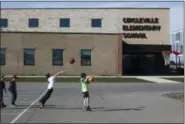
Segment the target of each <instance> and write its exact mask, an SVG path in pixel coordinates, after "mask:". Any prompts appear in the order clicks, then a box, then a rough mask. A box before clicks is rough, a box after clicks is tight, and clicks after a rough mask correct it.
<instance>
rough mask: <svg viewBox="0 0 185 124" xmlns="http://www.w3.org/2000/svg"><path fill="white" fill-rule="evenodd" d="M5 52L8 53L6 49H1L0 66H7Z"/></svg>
mask: <svg viewBox="0 0 185 124" xmlns="http://www.w3.org/2000/svg"><path fill="white" fill-rule="evenodd" d="M5 52H6V49H5V48H0V65H5V60H6V57H5Z"/></svg>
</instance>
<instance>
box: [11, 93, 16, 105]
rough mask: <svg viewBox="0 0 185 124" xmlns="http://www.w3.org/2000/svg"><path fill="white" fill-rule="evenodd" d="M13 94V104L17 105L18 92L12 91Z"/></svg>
mask: <svg viewBox="0 0 185 124" xmlns="http://www.w3.org/2000/svg"><path fill="white" fill-rule="evenodd" d="M11 94H12V100H11V104H12V105H15V101H16V100H17V91H11Z"/></svg>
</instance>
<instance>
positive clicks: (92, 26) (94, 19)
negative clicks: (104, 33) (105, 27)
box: [91, 18, 102, 28]
mask: <svg viewBox="0 0 185 124" xmlns="http://www.w3.org/2000/svg"><path fill="white" fill-rule="evenodd" d="M99 20H100V26H95V25H93V21H99ZM91 28H102V19H101V18H92V19H91Z"/></svg>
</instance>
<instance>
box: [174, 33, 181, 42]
mask: <svg viewBox="0 0 185 124" xmlns="http://www.w3.org/2000/svg"><path fill="white" fill-rule="evenodd" d="M175 37H176V41H180V39H181V35H180V32H178V33H176V36H175Z"/></svg>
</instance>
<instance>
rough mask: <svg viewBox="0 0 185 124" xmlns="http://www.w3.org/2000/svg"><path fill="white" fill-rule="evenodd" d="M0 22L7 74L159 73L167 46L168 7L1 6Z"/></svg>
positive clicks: (2, 60)
mask: <svg viewBox="0 0 185 124" xmlns="http://www.w3.org/2000/svg"><path fill="white" fill-rule="evenodd" d="M0 25H1V49H0V65H1V73H2V74H5V75H10V74H14V73H16V74H19V75H44V74H45V73H46V72H51V73H55V72H57V71H59V70H60V69H63V70H64V71H65V72H66V74H67V75H79V74H80V73H81V72H86V73H87V74H93V75H140V74H144V75H146V74H151V75H152V74H160V73H163V70H164V67H165V62H164V58H163V55H162V52H163V51H166V50H171V46H170V10H169V8H56V9H54V8H53V9H51V8H32V9H31V8H29V9H21V8H19V9H18V8H17V9H10V8H7V9H6V8H4V9H1V19H0ZM71 57H72V58H75V60H76V62H75V63H74V64H73V65H70V64H69V62H68V61H69V58H71Z"/></svg>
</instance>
